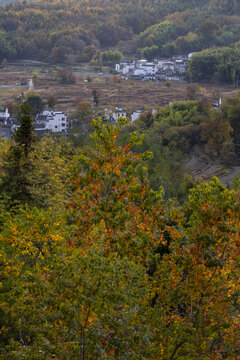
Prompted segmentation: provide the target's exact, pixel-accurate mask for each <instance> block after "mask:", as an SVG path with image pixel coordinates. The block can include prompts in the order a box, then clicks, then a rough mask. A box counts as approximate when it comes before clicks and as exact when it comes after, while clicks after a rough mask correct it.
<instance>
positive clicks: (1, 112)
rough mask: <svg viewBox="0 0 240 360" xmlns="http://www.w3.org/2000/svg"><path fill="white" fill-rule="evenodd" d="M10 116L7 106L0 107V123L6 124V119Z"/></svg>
mask: <svg viewBox="0 0 240 360" xmlns="http://www.w3.org/2000/svg"><path fill="white" fill-rule="evenodd" d="M9 118H10V113H9V111H8V108H6V109H0V124H4V125H6V124H7V120H8V119H9Z"/></svg>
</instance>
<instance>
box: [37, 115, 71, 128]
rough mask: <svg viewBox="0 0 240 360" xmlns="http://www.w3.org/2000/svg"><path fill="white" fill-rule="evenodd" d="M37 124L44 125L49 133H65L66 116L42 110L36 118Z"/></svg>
mask: <svg viewBox="0 0 240 360" xmlns="http://www.w3.org/2000/svg"><path fill="white" fill-rule="evenodd" d="M36 122H37V123H44V124H45V129H46V130H50V131H51V132H66V131H67V116H66V115H65V114H64V112H62V111H52V110H44V111H43V112H42V113H41V114H39V115H38V116H37V118H36Z"/></svg>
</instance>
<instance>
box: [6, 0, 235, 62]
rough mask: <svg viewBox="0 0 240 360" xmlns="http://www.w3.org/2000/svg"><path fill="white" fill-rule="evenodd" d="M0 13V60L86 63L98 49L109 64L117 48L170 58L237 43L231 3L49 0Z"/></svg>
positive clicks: (205, 0) (96, 55)
mask: <svg viewBox="0 0 240 360" xmlns="http://www.w3.org/2000/svg"><path fill="white" fill-rule="evenodd" d="M9 2H12V1H11V0H9ZM4 3H5V0H4ZM228 4H230V5H228ZM0 10H1V16H0V61H2V59H3V58H7V59H24V58H31V59H38V60H44V61H46V60H48V61H50V62H56V63H62V62H67V61H69V60H71V59H74V60H76V61H79V62H87V61H90V60H91V59H94V58H99V54H100V51H104V53H103V54H105V53H109V54H108V55H111V56H110V58H111V60H107V61H111V62H112V63H114V62H116V61H118V60H116V59H115V58H114V56H113V53H115V55H116V54H117V51H112V50H109V51H108V49H113V48H115V47H116V46H117V49H118V48H120V44H121V49H123V51H124V52H128V53H130V54H133V53H134V54H136V53H138V54H139V53H141V52H142V50H143V49H145V48H146V50H145V52H147V49H148V48H150V49H151V52H152V55H151V56H153V55H154V54H155V53H156V54H158V55H160V56H171V55H172V54H179V53H187V52H192V51H200V50H202V49H205V48H208V47H212V46H227V45H229V44H231V43H235V42H237V41H239V40H240V39H239V15H240V11H239V5H238V2H237V1H234V0H232V1H229V2H228V3H227V5H226V1H211V0H201V1H197V0H191V1H188V2H187V1H181V0H171V1H167V0H161V1H156V0H149V1H147V2H144V1H133V0H130V1H125V0H124V1H123V0H116V1H114V3H113V2H112V1H110V0H103V1H102V3H101V6H99V2H98V1H96V0H94V1H91V2H89V0H80V1H78V2H76V1H74V0H67V1H64V2H62V1H58V0H54V1H51V2H48V1H34V2H18V3H16V4H9V5H6V6H5V7H4V6H2V7H1V9H0ZM70 24H71V25H70ZM206 29H207V30H206ZM153 46H157V50H156V49H155V48H152V47H153ZM127 49H128V50H127ZM154 49H155V50H156V51H155V52H154V54H153V50H154ZM126 50H127V51H126ZM148 51H150V50H148ZM145 55H147V54H145ZM145 55H144V56H145ZM104 56H105V55H104ZM147 56H148V55H147ZM154 56H155V55H154ZM148 57H150V55H149V56H148ZM118 58H119V56H118Z"/></svg>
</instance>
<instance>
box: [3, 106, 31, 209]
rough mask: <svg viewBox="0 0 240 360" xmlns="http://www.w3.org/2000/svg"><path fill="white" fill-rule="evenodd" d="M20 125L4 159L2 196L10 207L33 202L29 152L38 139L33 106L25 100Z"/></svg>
mask: <svg viewBox="0 0 240 360" xmlns="http://www.w3.org/2000/svg"><path fill="white" fill-rule="evenodd" d="M18 119H19V122H20V126H19V128H18V129H17V130H16V131H15V133H14V134H13V136H12V141H13V142H12V144H11V146H10V148H9V151H8V153H7V154H6V157H5V159H4V163H3V167H2V170H3V171H2V174H1V178H0V194H1V195H0V196H1V199H2V200H3V202H4V203H5V205H6V207H7V208H8V209H11V208H13V207H15V206H16V205H19V204H25V203H28V204H30V203H31V202H32V198H31V191H30V183H29V177H28V173H29V172H30V171H31V170H32V167H33V164H32V162H31V161H30V159H29V153H30V151H31V149H32V148H33V145H34V143H35V141H36V135H35V134H34V127H33V125H32V123H33V118H32V115H31V107H30V106H29V105H28V104H27V103H26V102H25V103H24V104H23V105H21V107H20V113H19V117H18Z"/></svg>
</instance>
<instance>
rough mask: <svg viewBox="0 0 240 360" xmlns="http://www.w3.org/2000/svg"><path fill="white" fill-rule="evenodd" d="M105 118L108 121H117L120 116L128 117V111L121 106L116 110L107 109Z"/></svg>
mask: <svg viewBox="0 0 240 360" xmlns="http://www.w3.org/2000/svg"><path fill="white" fill-rule="evenodd" d="M104 117H105V119H106V120H107V121H117V120H118V118H119V117H122V118H125V117H127V113H126V112H125V111H124V110H123V109H122V108H120V107H116V110H115V111H111V110H108V109H105V115H104Z"/></svg>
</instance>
